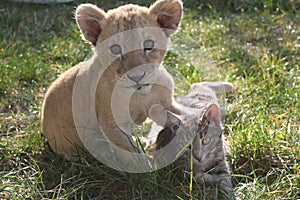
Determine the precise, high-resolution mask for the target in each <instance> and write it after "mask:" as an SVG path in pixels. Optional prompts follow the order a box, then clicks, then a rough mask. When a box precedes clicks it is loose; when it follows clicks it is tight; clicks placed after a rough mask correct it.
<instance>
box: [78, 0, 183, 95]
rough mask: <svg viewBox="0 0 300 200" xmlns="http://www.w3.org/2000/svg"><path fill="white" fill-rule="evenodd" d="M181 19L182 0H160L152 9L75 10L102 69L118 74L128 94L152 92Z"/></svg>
mask: <svg viewBox="0 0 300 200" xmlns="http://www.w3.org/2000/svg"><path fill="white" fill-rule="evenodd" d="M181 16H182V2H181V0H158V1H156V2H155V3H154V4H153V5H152V6H150V7H149V8H147V7H142V6H138V5H132V4H129V5H124V6H121V7H118V8H116V9H113V10H109V11H108V12H104V11H103V10H102V9H100V8H98V7H97V6H95V5H92V4H82V5H80V6H79V7H78V8H77V10H76V21H77V24H78V27H79V28H80V31H81V34H82V37H83V38H84V39H85V40H87V41H88V42H90V43H91V44H92V45H93V46H94V51H95V54H96V56H97V57H98V58H99V60H101V62H102V67H109V69H112V71H114V72H115V76H116V80H117V82H118V83H120V84H121V85H122V86H124V87H125V88H126V89H127V90H128V91H129V92H132V91H140V92H142V93H146V92H149V91H150V89H151V84H152V83H153V81H154V79H155V76H156V72H157V69H158V67H159V65H160V63H161V62H162V60H163V57H164V55H165V53H166V49H167V43H168V38H169V36H170V35H171V34H173V33H174V32H176V30H177V28H178V26H179V23H180V21H181Z"/></svg>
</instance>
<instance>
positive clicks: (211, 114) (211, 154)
mask: <svg viewBox="0 0 300 200" xmlns="http://www.w3.org/2000/svg"><path fill="white" fill-rule="evenodd" d="M230 90H233V86H232V84H231V83H228V82H203V83H196V84H193V85H192V86H191V89H190V91H189V93H188V94H187V95H185V96H182V97H180V98H177V99H176V101H177V103H179V104H181V105H182V106H183V107H182V109H185V110H189V112H188V113H189V114H187V115H182V116H179V117H177V116H176V115H174V114H173V113H171V112H169V111H167V113H166V119H165V121H164V122H162V123H164V128H163V129H162V130H161V131H160V132H159V134H158V136H157V139H156V142H155V144H154V149H155V150H158V149H161V148H163V147H165V146H166V145H168V144H169V142H171V140H172V139H173V138H174V137H175V136H176V134H177V133H178V131H179V130H180V128H182V130H183V131H185V134H194V133H196V134H194V135H195V136H194V137H193V138H192V141H191V145H190V147H189V148H186V149H185V150H184V153H183V155H182V156H181V157H180V158H179V159H177V160H176V162H175V163H174V164H173V166H175V167H177V168H178V169H179V170H181V171H189V170H190V169H191V166H190V163H191V161H190V158H191V157H192V159H193V160H192V164H193V166H192V173H193V177H194V179H195V180H196V181H197V182H198V183H199V184H205V185H216V184H219V185H220V186H221V187H222V189H223V190H225V191H226V192H228V193H230V194H233V189H232V183H231V178H230V169H229V165H228V163H227V161H226V158H227V157H228V155H229V154H228V151H227V148H226V145H225V142H224V136H223V126H222V122H221V121H222V118H224V115H225V108H220V106H219V104H218V98H217V94H218V95H219V94H225V93H226V92H228V91H230ZM153 110H154V109H153ZM157 114H158V113H152V115H157ZM160 125H161V124H160ZM191 154H192V156H191ZM176 172H178V170H177V171H176Z"/></svg>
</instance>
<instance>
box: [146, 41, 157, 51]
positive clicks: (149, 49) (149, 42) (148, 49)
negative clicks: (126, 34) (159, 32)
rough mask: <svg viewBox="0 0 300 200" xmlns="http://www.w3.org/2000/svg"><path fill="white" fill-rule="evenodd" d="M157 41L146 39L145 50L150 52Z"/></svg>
mask: <svg viewBox="0 0 300 200" xmlns="http://www.w3.org/2000/svg"><path fill="white" fill-rule="evenodd" d="M154 46H155V42H154V40H151V39H149V40H145V41H144V52H150V51H152V50H153V49H154Z"/></svg>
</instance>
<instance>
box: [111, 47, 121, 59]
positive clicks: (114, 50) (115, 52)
mask: <svg viewBox="0 0 300 200" xmlns="http://www.w3.org/2000/svg"><path fill="white" fill-rule="evenodd" d="M110 52H111V53H112V54H113V55H115V56H117V55H121V54H122V48H121V46H120V45H118V44H113V45H112V46H111V47H110Z"/></svg>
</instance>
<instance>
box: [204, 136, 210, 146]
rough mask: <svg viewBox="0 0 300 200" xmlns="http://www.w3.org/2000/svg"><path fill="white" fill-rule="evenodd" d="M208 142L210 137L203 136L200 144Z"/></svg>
mask: <svg viewBox="0 0 300 200" xmlns="http://www.w3.org/2000/svg"><path fill="white" fill-rule="evenodd" d="M208 143H210V138H209V137H206V138H203V140H202V144H204V145H206V144H208Z"/></svg>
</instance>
